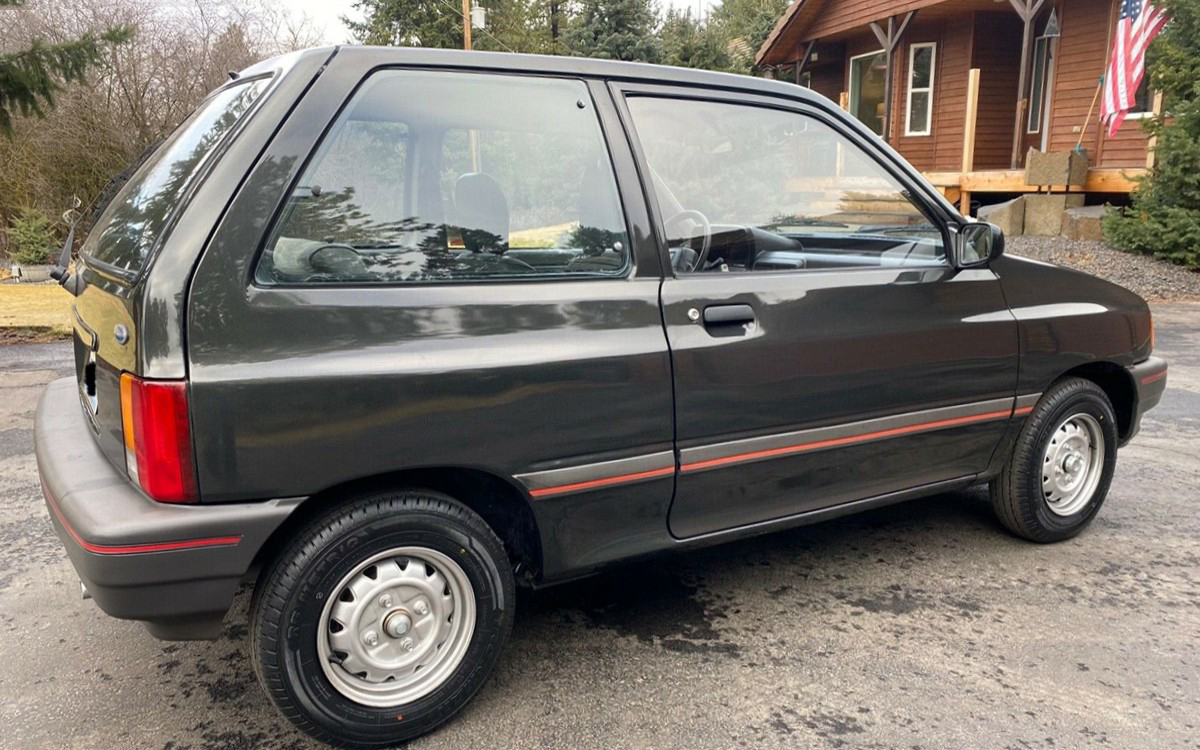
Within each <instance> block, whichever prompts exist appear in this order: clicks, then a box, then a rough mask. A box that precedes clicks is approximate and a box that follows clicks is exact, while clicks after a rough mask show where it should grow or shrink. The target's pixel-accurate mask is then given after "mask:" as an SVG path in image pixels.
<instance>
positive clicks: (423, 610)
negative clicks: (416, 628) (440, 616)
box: [413, 602, 429, 616]
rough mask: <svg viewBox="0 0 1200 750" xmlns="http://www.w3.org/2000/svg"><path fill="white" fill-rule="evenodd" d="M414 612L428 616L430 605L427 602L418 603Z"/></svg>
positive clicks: (414, 606) (414, 607)
mask: <svg viewBox="0 0 1200 750" xmlns="http://www.w3.org/2000/svg"><path fill="white" fill-rule="evenodd" d="M413 612H416V613H417V614H418V615H422V616H423V615H427V614H429V605H428V604H426V603H425V602H417V603H416V604H414V605H413Z"/></svg>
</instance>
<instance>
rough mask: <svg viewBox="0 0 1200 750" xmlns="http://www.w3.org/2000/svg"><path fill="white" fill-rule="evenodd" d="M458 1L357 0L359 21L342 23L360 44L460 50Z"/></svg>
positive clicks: (344, 18) (460, 35) (460, 25)
mask: <svg viewBox="0 0 1200 750" xmlns="http://www.w3.org/2000/svg"><path fill="white" fill-rule="evenodd" d="M459 5H460V3H459V1H458V0H357V2H355V3H354V7H355V9H356V10H358V11H359V12H360V13H362V15H363V20H362V21H354V20H352V19H350V18H347V17H343V18H342V22H343V23H345V24H346V27H347V28H348V29H350V32H351V33H352V34H354V38H355V39H356V40H357V41H358V42H360V43H362V44H380V45H385V46H390V47H438V48H443V49H462V43H463V30H462V29H463V27H462V14H461V11H459V10H458V6H459Z"/></svg>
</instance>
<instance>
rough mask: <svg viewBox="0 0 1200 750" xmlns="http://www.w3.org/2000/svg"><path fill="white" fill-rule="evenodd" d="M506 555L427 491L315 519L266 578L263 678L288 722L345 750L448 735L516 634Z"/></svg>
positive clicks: (256, 626)
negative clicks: (443, 728)
mask: <svg viewBox="0 0 1200 750" xmlns="http://www.w3.org/2000/svg"><path fill="white" fill-rule="evenodd" d="M514 591H515V584H514V581H513V576H512V571H511V570H510V568H509V565H508V558H507V555H506V554H505V552H504V547H503V545H502V544H501V542H500V540H499V539H497V538H496V535H495V534H494V533H493V532H492V530H491V528H489V527H488V526H487V524H486V523H485V522H484V521H483V519H481V518H480V517H479V516H478V515H476V514H475V513H474V512H472V511H471V510H470V509H468V508H466V507H465V506H463V505H462V504H460V503H458V502H457V501H455V500H453V499H451V498H449V497H447V496H445V495H441V494H438V493H434V492H426V491H415V490H414V491H401V492H389V493H381V494H376V495H371V496H368V497H364V498H362V499H360V500H358V501H356V502H353V503H351V504H348V505H346V506H343V507H341V508H338V509H337V510H334V511H333V512H331V513H329V514H327V515H324V516H322V517H319V518H317V519H315V520H314V521H312V522H311V523H310V524H309V525H308V526H307V527H306V528H305V529H304V530H303V531H302V532H301V533H300V534H299V535H298V537H297V539H296V541H295V542H294V543H292V544H291V545H290V546H289V547H288V548H287V549H286V550H284V552H283V553H282V554H281V555H280V556H279V557H278V558H277V559H276V560H275V561H274V562H273V564H272V565H270V566H269V567H268V568H267V569H266V570H265V571H264V573H263V576H262V577H261V579H260V580H259V585H258V588H257V589H256V591H255V598H254V604H253V607H252V612H251V636H252V639H253V644H254V649H255V657H256V658H255V669H256V671H257V673H258V676H259V679H260V681H261V682H262V684H263V687H264V688H265V689H266V691H267V693H268V694H269V695H270V697H271V699H272V700H273V701H274V702H275V704H276V706H278V707H279V709H280V711H282V712H283V714H284V715H285V716H286V717H287V718H288V719H290V720H291V721H292V722H293V723H295V724H296V725H297V726H298V727H300V728H301V729H302V730H304V731H305V732H307V733H308V734H310V735H312V736H313V737H316V738H317V739H320V740H322V741H324V742H328V743H331V744H336V745H340V746H343V747H386V746H389V745H393V744H395V743H397V742H403V741H405V740H409V739H412V738H414V737H417V736H419V735H421V734H424V733H426V732H428V731H430V730H432V729H433V728H435V727H437V726H438V725H440V724H441V723H443V722H445V721H446V720H447V719H449V718H450V717H452V716H453V715H454V714H455V713H457V712H458V711H459V710H460V709H461V708H462V707H463V706H465V705H466V704H467V703H468V702H469V701H470V700H471V698H472V697H473V696H474V695H475V693H476V692H477V691H478V690H479V688H480V687H482V685H483V683H484V681H485V680H486V679H487V676H488V674H489V673H490V672H491V669H492V666H493V665H494V664H495V661H496V658H497V656H498V655H499V653H500V650H501V648H502V647H503V644H504V642H505V640H506V639H507V637H508V634H509V631H510V630H511V627H512V613H513V608H514Z"/></svg>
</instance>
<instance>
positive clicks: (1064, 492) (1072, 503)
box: [1042, 412, 1104, 516]
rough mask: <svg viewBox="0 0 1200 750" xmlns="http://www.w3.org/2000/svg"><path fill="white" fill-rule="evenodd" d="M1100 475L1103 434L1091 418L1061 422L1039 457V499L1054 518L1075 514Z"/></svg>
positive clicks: (1075, 416)
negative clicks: (1040, 484)
mask: <svg viewBox="0 0 1200 750" xmlns="http://www.w3.org/2000/svg"><path fill="white" fill-rule="evenodd" d="M1103 472H1104V432H1103V431H1102V430H1101V429H1100V423H1099V422H1098V421H1097V420H1096V418H1095V417H1093V416H1092V415H1091V414H1084V413H1082V412H1080V413H1078V414H1072V415H1071V416H1069V417H1067V418H1066V419H1064V420H1063V421H1062V422H1061V423H1060V424H1059V425H1058V428H1057V429H1056V430H1055V431H1054V433H1053V434H1052V435H1051V436H1050V442H1049V443H1047V444H1046V451H1045V453H1044V454H1043V456H1042V495H1043V496H1044V497H1045V498H1046V504H1047V506H1048V507H1049V508H1050V512H1052V513H1054V514H1055V515H1058V516H1070V515H1074V514H1075V513H1078V512H1079V511H1080V510H1081V509H1082V508H1083V507H1084V506H1085V505H1087V504H1088V502H1089V501H1090V500H1091V499H1092V495H1093V494H1094V493H1095V492H1096V487H1097V486H1098V485H1099V484H1100V475H1101V474H1102V473H1103Z"/></svg>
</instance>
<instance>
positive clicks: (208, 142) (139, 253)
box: [71, 76, 271, 502]
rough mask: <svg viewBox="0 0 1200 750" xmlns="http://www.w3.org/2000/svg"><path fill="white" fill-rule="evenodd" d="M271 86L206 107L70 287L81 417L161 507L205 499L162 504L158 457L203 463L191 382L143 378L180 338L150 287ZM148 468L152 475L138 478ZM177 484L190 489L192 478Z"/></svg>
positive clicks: (106, 220) (102, 225)
mask: <svg viewBox="0 0 1200 750" xmlns="http://www.w3.org/2000/svg"><path fill="white" fill-rule="evenodd" d="M270 81H271V77H270V76H260V77H257V78H251V79H247V80H244V81H243V80H235V81H233V82H231V83H229V84H227V85H226V86H224V87H222V88H220V89H218V90H217V91H215V92H214V93H213V94H211V95H210V96H209V97H208V98H206V99H205V100H204V101H203V102H202V103H201V104H200V105H199V106H198V107H197V108H196V110H195V111H194V112H193V113H192V114H191V115H190V116H189V117H188V118H187V119H186V120H185V121H184V122H183V124H182V125H180V126H179V128H177V129H176V130H175V131H174V132H173V133H172V134H171V135H170V136H169V137H168V138H167V139H166V140H165V141H163V143H162V144H161V145H160V146H159V147H158V148H157V149H155V150H154V151H153V152H152V153H151V154H150V156H149V157H148V158H147V159H146V161H145V162H144V163H143V164H142V165H141V166H140V167H138V168H137V169H136V171H134V172H133V174H132V176H130V178H129V180H128V181H127V182H126V183H125V184H124V186H122V187H121V189H120V190H119V191H118V192H117V193H116V194H115V196H114V197H113V199H112V200H111V202H110V203H109V204H108V205H107V206H106V207H105V208H104V209H103V211H102V212H101V213H100V215H99V216H98V218H97V219H96V221H95V223H94V225H93V227H92V229H91V232H90V234H89V236H88V238H87V240H86V242H85V243H84V244H83V247H82V248H81V250H80V259H79V262H78V265H77V267H76V274H77V278H76V279H75V280H74V281H73V282H72V285H71V286H72V287H73V289H74V290H75V291H76V292H77V296H76V298H75V300H74V303H73V306H72V309H71V318H72V326H73V328H74V334H73V336H74V347H75V376H76V381H77V384H78V395H79V400H80V407H81V408H82V409H83V410H84V413H85V414H86V415H87V418H88V421H89V422H90V424H91V426H92V430H93V433H94V434H95V437H96V440H97V443H98V445H99V447H100V449H101V450H102V452H103V453H104V455H105V457H106V458H108V460H109V461H111V462H112V463H113V465H114V466H116V467H117V468H119V469H120V470H122V471H125V472H127V473H128V474H129V475H130V477H131V479H133V480H134V481H135V482H137V483H138V484H140V485H141V486H142V488H143V490H146V491H147V494H149V495H150V496H151V497H154V498H155V499H158V500H165V501H170V502H183V501H193V500H195V499H196V494H197V493H196V488H195V486H194V485H195V482H194V479H191V480H190V481H191V487H190V488H187V487H183V488H182V490H181V492H182V494H181V493H180V492H168V493H167V494H166V495H163V494H162V493H163V486H164V485H162V484H161V481H162V478H163V474H162V467H160V466H159V463H160V460H161V455H159V454H158V453H156V451H163V450H167V451H171V450H174V451H176V452H177V453H178V452H179V451H184V452H186V454H187V455H186V456H183V457H177V459H179V460H178V462H179V463H180V465H179V466H176V467H174V468H172V469H171V470H170V471H171V472H174V473H175V474H178V473H180V472H183V473H185V474H186V473H188V472H192V473H193V474H194V472H193V470H192V468H191V467H192V466H193V465H194V457H193V456H192V455H191V448H190V446H191V437H190V424H189V423H188V415H187V390H186V388H187V386H186V380H185V379H175V380H174V381H171V380H160V379H150V378H143V377H142V376H143V374H144V373H143V368H142V366H141V363H143V362H145V361H146V359H147V357H148V356H152V355H153V353H154V351H155V349H156V348H158V349H165V348H166V346H167V339H168V337H170V336H175V337H176V338H178V336H179V334H178V333H172V332H170V331H169V330H168V329H169V326H168V325H167V323H166V321H167V319H168V317H169V316H168V313H169V312H171V311H168V310H164V309H162V307H163V305H162V304H161V302H158V301H155V300H151V301H146V300H147V299H148V298H147V296H146V295H145V294H144V290H145V288H146V279H147V276H148V274H149V272H150V270H151V269H152V267H153V266H154V263H155V260H156V258H157V256H158V253H159V250H160V248H161V247H162V245H163V243H164V241H165V240H166V238H167V237H168V236H169V235H170V233H171V231H172V228H173V227H174V226H175V224H176V223H177V222H178V220H179V217H180V214H181V213H182V212H183V211H184V210H185V208H186V207H187V205H188V201H189V199H190V198H191V196H192V194H193V192H194V191H195V189H196V186H197V185H198V184H199V183H200V182H201V181H202V180H203V178H204V176H205V174H206V172H207V170H209V169H210V168H211V166H212V163H213V162H214V161H216V159H217V158H218V157H219V154H220V153H221V151H222V148H223V146H224V145H225V143H226V142H227V141H228V140H230V139H231V137H232V136H233V134H234V133H235V132H236V129H237V128H238V127H239V124H240V123H241V122H242V121H244V120H245V119H247V118H248V116H249V113H250V112H251V111H252V110H253V109H254V107H255V106H256V103H257V102H258V100H259V99H260V98H261V96H262V94H263V92H264V90H265V89H266V88H267V87H268V85H269V84H270ZM185 271H186V269H185ZM178 276H179V278H178V280H177V283H178V291H177V293H176V294H175V295H174V299H175V300H176V304H178V305H179V306H182V305H183V300H184V295H185V290H186V285H187V277H188V274H187V273H186V272H184V273H180V274H178ZM135 437H136V438H138V439H136V440H135ZM164 441H165V442H164ZM144 462H149V465H150V466H151V467H153V469H152V471H149V472H148V471H146V470H145V466H143V471H141V472H139V471H138V466H139V464H143V463H144ZM168 473H170V472H168ZM172 481H176V482H177V483H182V484H183V485H186V484H187V482H188V481H189V478H188V477H187V476H174V477H172ZM155 482H158V484H156V483H155ZM176 489H177V490H179V489H180V488H178V487H177V488H176Z"/></svg>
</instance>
